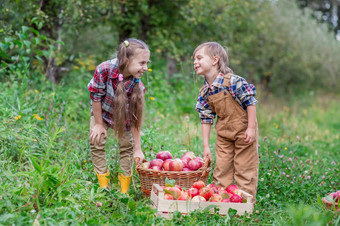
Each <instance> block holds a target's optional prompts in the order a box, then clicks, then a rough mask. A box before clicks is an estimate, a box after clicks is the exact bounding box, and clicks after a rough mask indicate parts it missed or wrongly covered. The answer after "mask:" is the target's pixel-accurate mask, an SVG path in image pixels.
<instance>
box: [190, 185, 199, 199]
mask: <svg viewBox="0 0 340 226" xmlns="http://www.w3.org/2000/svg"><path fill="white" fill-rule="evenodd" d="M187 193H188V196H189V197H191V198H193V197H195V196H197V195H199V194H200V191H199V190H198V189H197V188H192V187H191V188H189V189H188V190H187Z"/></svg>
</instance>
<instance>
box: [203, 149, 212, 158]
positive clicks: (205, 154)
mask: <svg viewBox="0 0 340 226" xmlns="http://www.w3.org/2000/svg"><path fill="white" fill-rule="evenodd" d="M205 158H208V159H209V160H210V162H211V161H212V158H211V152H210V148H209V147H207V148H204V150H203V159H205Z"/></svg>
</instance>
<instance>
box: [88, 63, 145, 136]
mask: <svg viewBox="0 0 340 226" xmlns="http://www.w3.org/2000/svg"><path fill="white" fill-rule="evenodd" d="M118 75H119V72H118V62H117V59H116V58H115V59H112V60H108V61H105V62H103V63H101V64H100V65H98V66H97V68H96V71H95V73H94V76H93V78H92V79H91V81H90V82H89V84H88V89H89V91H90V98H91V115H93V108H92V102H93V101H96V102H99V101H100V102H101V103H102V116H103V120H104V121H105V122H106V123H108V124H109V125H111V126H112V125H113V122H114V119H113V118H112V110H113V108H114V106H113V99H114V97H115V91H116V90H117V86H118V82H119V80H118ZM135 85H136V79H135V78H134V77H133V76H131V77H130V78H129V79H128V80H126V81H124V86H125V89H126V93H127V96H128V105H129V103H130V99H131V93H132V90H133V87H134V86H135ZM140 86H141V89H142V91H143V92H142V93H143V94H144V93H145V87H144V85H143V83H142V82H141V81H140ZM127 107H128V106H127ZM131 123H132V122H131V116H130V115H128V117H127V120H126V123H125V129H126V130H130V127H131Z"/></svg>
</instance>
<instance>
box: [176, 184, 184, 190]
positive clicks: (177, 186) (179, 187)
mask: <svg viewBox="0 0 340 226" xmlns="http://www.w3.org/2000/svg"><path fill="white" fill-rule="evenodd" d="M175 187H176V188H178V189H179V190H181V191H183V189H182V187H181V186H179V185H177V184H176V185H175Z"/></svg>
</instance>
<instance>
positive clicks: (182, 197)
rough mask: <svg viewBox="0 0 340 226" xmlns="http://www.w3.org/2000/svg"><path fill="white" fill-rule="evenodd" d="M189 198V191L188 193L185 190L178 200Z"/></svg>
mask: <svg viewBox="0 0 340 226" xmlns="http://www.w3.org/2000/svg"><path fill="white" fill-rule="evenodd" d="M188 198H189V195H188V193H186V192H185V191H182V193H181V196H179V198H178V199H177V200H187V199H188Z"/></svg>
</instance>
